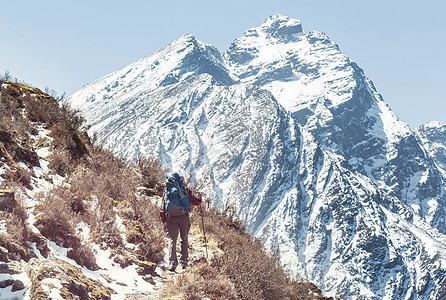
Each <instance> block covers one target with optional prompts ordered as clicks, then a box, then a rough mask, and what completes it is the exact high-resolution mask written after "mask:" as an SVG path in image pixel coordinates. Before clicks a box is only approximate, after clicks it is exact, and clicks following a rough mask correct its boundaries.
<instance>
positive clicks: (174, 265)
mask: <svg viewBox="0 0 446 300" xmlns="http://www.w3.org/2000/svg"><path fill="white" fill-rule="evenodd" d="M177 265H178V264H176V263H173V262H171V263H170V266H169V271H172V272H175V269H176V268H177Z"/></svg>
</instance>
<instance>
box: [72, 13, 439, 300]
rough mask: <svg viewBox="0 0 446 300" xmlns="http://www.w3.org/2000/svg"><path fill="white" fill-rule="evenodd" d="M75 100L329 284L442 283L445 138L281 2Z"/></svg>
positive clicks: (294, 264) (418, 291) (393, 291)
mask: <svg viewBox="0 0 446 300" xmlns="http://www.w3.org/2000/svg"><path fill="white" fill-rule="evenodd" d="M69 101H70V102H71V103H72V104H73V105H74V106H75V107H76V108H79V109H80V110H81V111H82V113H83V115H84V116H85V117H86V119H87V120H88V121H89V123H90V124H91V125H92V131H95V132H97V133H98V134H99V137H100V138H102V139H103V140H104V142H105V145H106V146H108V147H110V148H111V149H113V150H114V151H115V152H116V153H124V154H125V155H126V156H127V157H128V158H131V159H134V158H136V156H137V155H138V153H144V154H146V155H149V156H154V157H157V158H159V159H160V160H161V161H162V162H163V164H165V165H166V166H168V167H170V168H171V169H173V170H179V171H184V172H185V173H191V174H193V175H194V176H195V178H203V177H205V178H207V179H208V182H207V188H208V193H209V194H210V195H212V198H213V204H214V205H216V206H218V207H220V208H223V207H227V206H233V207H234V208H236V210H237V211H238V213H239V216H240V218H242V219H243V220H244V221H246V223H247V224H248V227H249V229H250V232H251V233H252V234H253V235H255V236H257V237H260V238H261V239H262V240H263V242H264V244H265V245H266V246H267V247H268V248H269V249H271V250H276V249H277V250H278V251H279V254H280V261H281V263H282V264H283V265H284V266H285V267H286V268H287V269H288V270H290V272H291V273H292V274H293V275H296V276H298V275H301V276H304V277H307V278H308V279H309V280H311V281H312V282H315V283H316V284H318V286H319V287H321V288H322V290H323V291H324V293H325V294H327V295H333V296H334V295H345V297H346V298H348V299H350V298H358V297H359V296H363V297H365V298H370V299H382V298H384V299H404V298H408V299H435V298H437V297H439V295H441V293H442V289H444V286H445V284H446V283H445V282H446V281H445V280H446V279H445V278H446V268H445V266H446V236H445V233H446V211H445V209H446V196H445V179H446V175H445V172H444V168H443V167H444V165H441V164H440V161H441V160H442V159H441V155H440V154H439V153H440V150H439V149H440V147H437V148H435V149H437V150H438V151H437V152H435V151H434V152H435V153H436V155H434V154H433V152H432V151H427V150H426V147H427V146H426V145H428V142H427V141H428V140H430V139H431V137H430V136H429V135H428V134H426V133H425V135H424V136H423V135H422V133H421V132H422V131H421V130H418V134H416V133H415V132H414V131H412V130H411V129H410V128H409V127H408V126H407V124H405V123H403V122H401V121H400V120H399V119H398V118H397V116H396V115H395V114H394V113H393V112H392V111H391V109H390V108H389V107H388V105H387V104H386V103H385V102H384V101H383V99H382V97H381V96H380V95H379V94H378V92H377V91H376V89H375V87H374V86H373V84H372V82H371V81H370V80H369V79H368V78H367V77H366V76H365V75H364V72H363V70H362V69H361V68H359V67H358V65H357V64H356V63H355V62H353V61H351V60H350V59H349V58H348V57H347V56H345V55H344V54H343V53H342V52H341V51H340V50H339V48H338V46H337V45H336V44H334V43H333V42H331V41H330V40H329V38H328V37H327V36H326V35H325V34H323V33H320V32H315V31H311V32H309V33H308V34H304V33H303V31H302V27H301V23H300V22H299V21H298V20H293V19H290V18H287V17H283V16H280V15H275V16H272V17H270V18H269V19H267V20H266V21H265V23H263V24H262V25H261V26H259V27H257V28H252V29H250V30H248V31H247V32H246V33H245V34H244V35H243V36H242V37H240V38H238V39H236V40H235V41H234V42H233V43H232V45H231V46H230V48H229V50H228V51H227V52H226V53H224V54H222V55H220V54H219V53H217V52H216V49H215V48H213V47H212V46H210V45H206V44H204V43H202V42H199V41H197V40H196V39H195V38H193V37H192V36H191V35H185V36H183V37H181V38H180V39H178V40H176V41H174V42H172V43H171V44H170V45H168V46H166V47H164V48H162V49H160V50H159V51H157V52H156V53H154V54H152V55H150V56H147V57H145V58H143V59H141V60H139V61H137V62H135V63H133V64H131V65H129V66H127V67H125V68H123V69H121V70H118V71H116V72H114V73H112V74H110V75H108V76H106V77H104V78H103V79H100V80H98V81H96V82H94V83H92V84H90V85H87V86H86V87H85V88H83V89H82V90H80V91H78V92H76V93H75V94H73V95H72V96H70V98H69ZM423 132H425V131H423ZM423 138H424V139H425V142H422V141H421V140H420V139H423ZM437 138H438V140H442V141H443V142H442V143H443V144H444V141H446V140H444V139H443V138H442V137H441V135H438V137H437ZM441 149H443V148H441ZM442 286H443V287H442Z"/></svg>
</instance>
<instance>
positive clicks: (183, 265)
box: [181, 262, 187, 270]
mask: <svg viewBox="0 0 446 300" xmlns="http://www.w3.org/2000/svg"><path fill="white" fill-rule="evenodd" d="M181 267H182V268H183V270H185V269H186V268H187V262H182V263H181Z"/></svg>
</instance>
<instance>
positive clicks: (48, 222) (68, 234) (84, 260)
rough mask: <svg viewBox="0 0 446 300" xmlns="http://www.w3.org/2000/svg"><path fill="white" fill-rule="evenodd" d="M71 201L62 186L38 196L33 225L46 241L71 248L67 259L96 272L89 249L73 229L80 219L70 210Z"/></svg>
mask: <svg viewBox="0 0 446 300" xmlns="http://www.w3.org/2000/svg"><path fill="white" fill-rule="evenodd" d="M72 199H73V198H72V193H71V192H70V191H69V189H68V188H66V187H63V186H59V187H55V188H53V189H52V190H51V191H49V192H48V193H46V194H45V195H40V201H41V204H40V205H39V206H38V207H37V211H38V212H39V214H38V215H37V216H36V221H35V223H34V225H35V226H36V228H37V229H38V230H39V231H40V233H41V234H42V235H43V236H45V237H46V238H47V239H49V240H51V241H54V242H55V243H56V244H58V245H59V246H62V247H65V248H71V250H70V251H69V252H68V257H70V258H72V259H74V260H75V261H76V262H77V263H78V264H80V265H83V266H85V267H87V268H89V269H91V270H97V269H98V267H97V265H96V260H95V257H94V255H93V253H92V251H91V249H90V248H89V247H88V246H87V245H85V244H83V243H82V241H81V239H80V238H79V237H78V236H77V234H76V231H75V228H76V225H77V224H78V223H79V221H80V219H79V216H78V214H77V213H75V212H74V211H73V209H72Z"/></svg>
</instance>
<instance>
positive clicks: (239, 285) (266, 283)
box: [193, 209, 328, 299]
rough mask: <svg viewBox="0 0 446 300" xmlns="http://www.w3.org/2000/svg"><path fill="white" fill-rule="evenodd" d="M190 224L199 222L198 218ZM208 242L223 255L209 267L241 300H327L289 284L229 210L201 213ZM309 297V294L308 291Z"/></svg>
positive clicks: (300, 284)
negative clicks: (217, 271) (218, 248)
mask: <svg viewBox="0 0 446 300" xmlns="http://www.w3.org/2000/svg"><path fill="white" fill-rule="evenodd" d="M193 218H195V219H194V220H193V221H194V223H197V222H200V223H201V220H198V219H197V218H199V216H198V215H195V216H193ZM204 220H205V228H206V233H207V235H208V238H210V239H213V240H215V241H216V242H217V243H218V245H219V247H220V248H221V249H222V250H223V254H222V255H220V256H218V257H216V258H214V259H213V260H212V262H211V266H212V267H213V268H214V269H216V270H219V272H220V274H221V275H222V276H224V277H227V278H229V280H230V282H231V284H233V286H234V289H235V292H236V295H237V297H238V298H241V299H328V298H325V297H323V296H322V294H321V292H320V290H319V289H318V288H317V287H316V286H315V285H313V284H311V283H308V282H293V281H291V280H290V278H289V277H288V276H287V274H286V273H285V272H284V270H283V269H282V268H281V267H280V266H279V263H278V257H277V255H275V256H270V255H268V254H267V253H266V251H265V250H264V248H263V246H262V245H261V243H260V241H259V240H257V239H254V238H252V237H251V236H250V235H249V234H248V233H247V232H246V227H245V226H244V224H243V223H242V222H240V221H239V220H237V218H236V217H235V216H234V212H233V211H232V210H230V209H229V210H228V211H226V212H224V213H223V214H222V213H219V212H218V211H216V210H215V209H209V210H206V211H205V218H204ZM310 290H311V291H312V293H309V291H310Z"/></svg>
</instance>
